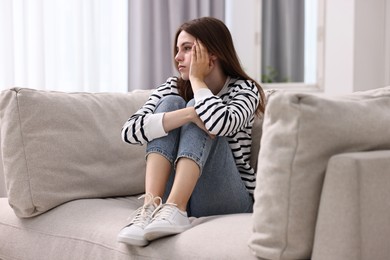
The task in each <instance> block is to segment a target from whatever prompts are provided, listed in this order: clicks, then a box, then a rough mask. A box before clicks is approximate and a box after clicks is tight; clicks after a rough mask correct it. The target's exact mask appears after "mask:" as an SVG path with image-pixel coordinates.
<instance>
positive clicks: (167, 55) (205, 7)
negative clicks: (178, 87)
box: [128, 0, 225, 90]
mask: <svg viewBox="0 0 390 260" xmlns="http://www.w3.org/2000/svg"><path fill="white" fill-rule="evenodd" d="M202 16H213V17H216V18H218V19H221V20H224V16H225V0H131V1H129V63H128V64H129V79H128V82H129V90H133V89H151V88H156V87H157V86H158V85H160V84H162V83H164V82H165V80H166V79H167V78H168V77H170V76H172V75H174V74H175V73H176V71H175V69H174V67H173V41H174V36H175V33H176V30H177V28H178V27H179V26H180V25H181V24H182V23H183V22H185V21H188V20H191V19H194V18H198V17H202Z"/></svg>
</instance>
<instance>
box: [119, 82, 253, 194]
mask: <svg viewBox="0 0 390 260" xmlns="http://www.w3.org/2000/svg"><path fill="white" fill-rule="evenodd" d="M176 84H177V78H175V77H172V78H169V79H168V80H167V81H166V82H165V84H163V85H161V86H159V87H158V88H157V89H156V90H155V91H154V92H153V93H152V95H151V96H150V97H149V100H148V101H147V102H146V103H145V105H144V106H143V107H142V108H140V109H139V110H138V111H137V112H136V113H135V114H134V115H133V116H131V117H130V118H129V120H128V121H127V122H126V123H125V125H124V126H123V129H122V139H123V140H124V141H125V142H127V143H131V144H144V143H147V142H149V141H151V139H150V135H149V134H148V129H147V127H145V122H146V121H147V120H148V117H149V116H150V115H152V114H153V111H154V109H155V106H156V104H157V102H158V101H159V100H160V98H162V97H164V96H167V95H178V90H177V87H176ZM259 100H260V95H259V92H258V89H257V87H256V85H255V84H254V82H251V81H249V80H241V79H230V80H229V82H228V85H227V86H225V87H224V88H223V89H222V91H221V92H220V93H219V96H214V95H209V96H206V97H204V98H202V99H200V100H196V103H195V110H196V112H197V114H198V115H199V117H200V118H201V119H202V121H203V122H204V123H205V126H206V128H207V129H208V130H209V131H210V132H211V133H212V134H214V135H217V136H226V137H227V138H228V142H229V145H230V147H231V149H232V152H233V156H234V158H235V162H236V165H237V168H238V170H239V172H240V174H241V179H242V181H243V182H244V183H245V186H246V187H247V189H248V192H249V193H251V194H253V192H254V188H255V182H256V175H255V172H254V169H253V168H252V167H251V166H250V156H251V141H252V138H251V134H252V125H253V121H254V114H255V111H256V108H257V106H258V104H259Z"/></svg>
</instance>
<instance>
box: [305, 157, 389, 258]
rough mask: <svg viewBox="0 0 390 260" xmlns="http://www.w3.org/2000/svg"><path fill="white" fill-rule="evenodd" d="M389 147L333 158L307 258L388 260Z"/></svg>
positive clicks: (329, 163)
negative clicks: (313, 238)
mask: <svg viewBox="0 0 390 260" xmlns="http://www.w3.org/2000/svg"><path fill="white" fill-rule="evenodd" d="M389 198H390V150H386V151H371V152H356V153H346V154H339V155H335V156H333V157H332V158H331V159H330V160H329V162H328V167H327V170H326V175H325V179H324V184H323V190H322V195H321V201H320V206H319V212H318V218H317V226H316V232H315V240H314V248H313V254H312V259H314V260H317V259H333V260H337V259H390V247H389V242H388V238H389V237H390V200H389Z"/></svg>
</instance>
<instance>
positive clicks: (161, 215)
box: [152, 203, 177, 220]
mask: <svg viewBox="0 0 390 260" xmlns="http://www.w3.org/2000/svg"><path fill="white" fill-rule="evenodd" d="M176 207H177V205H176V204H174V203H165V204H160V205H159V206H158V207H157V208H156V209H155V210H154V211H153V213H152V218H153V220H155V219H160V220H163V219H167V218H168V217H169V216H170V215H171V214H172V211H173V210H174V209H175V208H176Z"/></svg>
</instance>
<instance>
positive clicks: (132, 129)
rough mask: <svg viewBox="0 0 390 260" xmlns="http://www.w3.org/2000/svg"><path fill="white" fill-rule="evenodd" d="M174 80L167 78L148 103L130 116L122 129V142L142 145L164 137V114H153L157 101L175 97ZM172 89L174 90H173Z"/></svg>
mask: <svg viewBox="0 0 390 260" xmlns="http://www.w3.org/2000/svg"><path fill="white" fill-rule="evenodd" d="M172 83H176V78H169V79H168V80H167V82H166V83H165V84H163V85H161V86H159V87H158V88H157V89H156V90H155V91H153V93H152V94H151V95H150V97H149V99H148V101H146V103H145V104H144V105H143V106H142V107H141V108H140V109H139V110H138V111H137V112H136V113H135V114H134V115H132V116H131V117H130V118H129V119H128V120H127V121H126V123H125V124H124V125H123V127H122V140H123V141H124V142H126V143H129V144H139V145H143V144H145V143H148V142H150V141H152V140H153V139H156V138H159V137H162V136H166V135H167V134H168V133H166V132H165V131H164V127H163V117H164V113H156V114H155V113H154V110H155V108H156V105H157V103H158V102H159V100H160V99H161V98H162V97H163V96H166V95H177V93H176V92H175V91H174V90H176V85H175V84H172ZM173 89H174V90H173Z"/></svg>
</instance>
